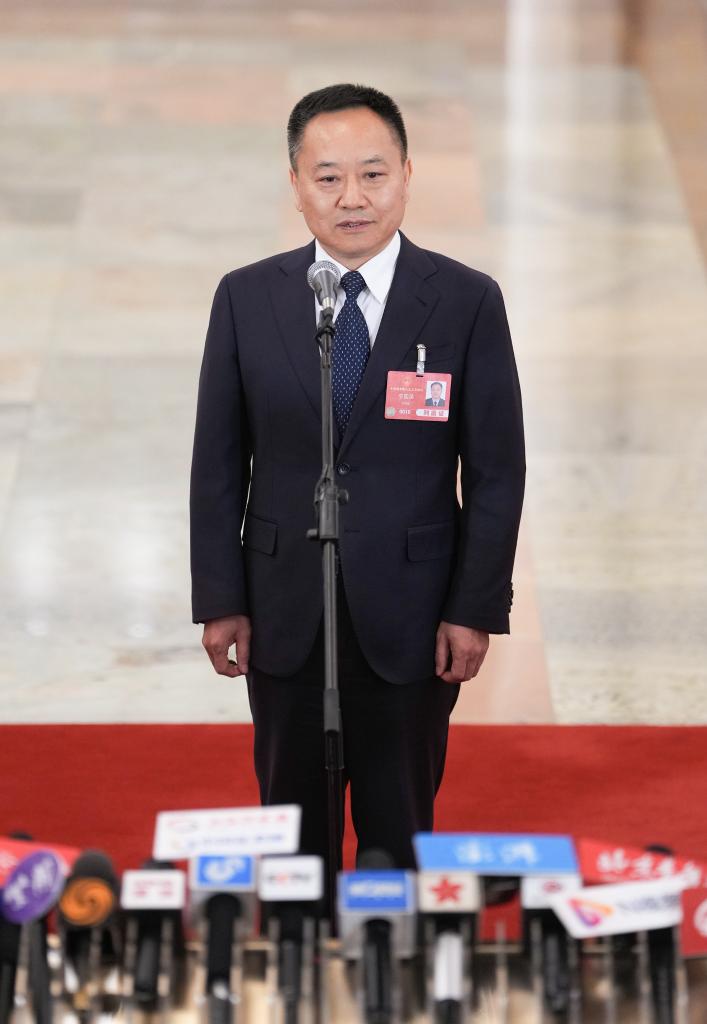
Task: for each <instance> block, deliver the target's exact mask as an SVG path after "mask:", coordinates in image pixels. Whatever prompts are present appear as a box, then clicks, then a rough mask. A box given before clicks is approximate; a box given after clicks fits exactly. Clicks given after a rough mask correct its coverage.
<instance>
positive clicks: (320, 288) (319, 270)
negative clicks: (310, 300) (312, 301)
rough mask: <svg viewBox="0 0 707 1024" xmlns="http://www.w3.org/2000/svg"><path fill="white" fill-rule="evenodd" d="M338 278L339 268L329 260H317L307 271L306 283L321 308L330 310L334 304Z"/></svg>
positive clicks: (339, 277) (339, 276) (339, 278)
mask: <svg viewBox="0 0 707 1024" xmlns="http://www.w3.org/2000/svg"><path fill="white" fill-rule="evenodd" d="M340 280H341V273H340V272H339V268H338V267H337V266H336V264H334V263H331V262H330V261H329V260H318V261H317V262H316V263H313V264H312V266H311V267H310V268H309V270H308V271H307V284H308V285H309V287H310V288H313V289H314V292H315V294H316V296H317V301H318V302H319V305H320V306H321V307H322V309H331V310H332V312H333V310H334V306H335V305H336V289H337V287H338V284H339V281H340Z"/></svg>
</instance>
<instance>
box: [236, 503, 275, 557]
mask: <svg viewBox="0 0 707 1024" xmlns="http://www.w3.org/2000/svg"><path fill="white" fill-rule="evenodd" d="M276 543H277V523H273V522H271V520H269V519H261V518H260V516H254V515H253V513H252V512H247V513H246V517H245V522H244V524H243V547H244V548H252V550H253V551H262V552H263V554H265V555H272V554H274V552H275V545H276Z"/></svg>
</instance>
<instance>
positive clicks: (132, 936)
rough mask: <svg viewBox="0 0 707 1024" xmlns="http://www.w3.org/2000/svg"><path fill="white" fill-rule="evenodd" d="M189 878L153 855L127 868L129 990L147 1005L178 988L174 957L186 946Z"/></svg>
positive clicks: (124, 885) (124, 890) (125, 907)
mask: <svg viewBox="0 0 707 1024" xmlns="http://www.w3.org/2000/svg"><path fill="white" fill-rule="evenodd" d="M185 882H186V878H185V875H184V873H183V872H182V871H178V870H176V869H175V867H174V865H173V864H171V863H170V862H169V861H158V860H154V859H149V860H147V861H145V863H144V864H143V866H142V868H141V869H140V870H137V871H125V872H124V873H123V879H122V887H121V897H120V901H121V906H122V908H123V910H124V911H125V912H126V915H127V916H126V927H125V936H126V938H125V974H124V977H125V979H126V982H127V987H128V991H127V992H126V995H127V996H128V997H129V998H132V999H134V1000H135V1002H137V1003H139V1004H141V1006H142V1007H143V1008H144V1009H150V1010H152V1009H155V1008H156V1007H157V1005H158V1003H159V1001H160V999H161V998H166V997H167V996H168V995H169V993H170V992H171V990H172V988H173V987H174V982H175V969H174V965H175V960H176V959H177V958H178V956H179V954H180V953H181V952H182V951H183V948H184V932H183V927H182V914H181V912H182V910H183V908H184V902H185V889H186V885H185Z"/></svg>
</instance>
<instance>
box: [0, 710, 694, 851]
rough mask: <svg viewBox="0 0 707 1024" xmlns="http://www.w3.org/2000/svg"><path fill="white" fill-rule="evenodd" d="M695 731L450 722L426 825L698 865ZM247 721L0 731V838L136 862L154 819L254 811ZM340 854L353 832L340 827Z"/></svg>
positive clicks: (147, 841) (148, 844)
mask: <svg viewBox="0 0 707 1024" xmlns="http://www.w3.org/2000/svg"><path fill="white" fill-rule="evenodd" d="M706 744H707V727H692V726H687V727H672V726H670V727H650V726H460V725H457V726H454V727H453V728H452V732H451V738H450V748H449V756H448V760H447V771H446V775H445V781H444V784H443V786H442V789H441V791H440V795H439V798H438V801H437V817H436V828H437V829H438V830H445V829H449V830H455V829H467V830H478V831H499V832H500V831H517V832H522V831H534V832H567V833H570V834H573V835H575V836H579V835H588V836H594V837H596V838H600V839H607V840H614V841H616V842H617V843H619V844H621V843H626V844H633V845H643V844H645V843H650V842H661V843H665V844H667V845H669V846H672V847H674V849H675V850H676V851H678V852H679V853H682V854H685V855H687V856H690V857H698V858H701V859H704V860H707V815H706V813H705V804H706V800H705V798H706V797H707V749H706ZM251 745H252V733H251V727H250V726H248V725H39V726H33V725H17V726H2V727H0V833H7V832H9V831H12V830H15V829H24V830H26V831H28V832H30V833H32V834H33V835H34V836H35V837H36V838H37V839H41V840H46V841H54V842H62V843H66V844H69V845H75V846H78V847H83V848H85V847H89V846H91V847H99V848H101V849H103V850H105V851H106V852H107V853H108V854H110V855H111V856H112V858H113V860H114V862H115V864H116V867H118V868H119V869H123V868H126V867H136V866H138V865H139V864H140V863H141V862H142V861H143V860H144V859H145V858H146V857H148V856H149V855H150V852H151V845H152V831H153V824H154V817H155V813H156V812H157V811H159V810H165V809H174V808H190V807H219V806H221V807H223V806H237V805H239V804H253V803H257V802H258V800H257V788H256V783H255V778H254V775H253V771H252V768H251ZM346 848H347V859H349V862H350V858H351V853H352V850H353V836H352V830H351V827H350V825H349V828H348V830H347V844H346Z"/></svg>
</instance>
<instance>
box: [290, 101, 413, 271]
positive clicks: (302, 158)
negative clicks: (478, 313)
mask: <svg viewBox="0 0 707 1024" xmlns="http://www.w3.org/2000/svg"><path fill="white" fill-rule="evenodd" d="M411 170H412V165H411V163H410V160H409V159H408V160H405V161H404V162H403V159H402V152H401V150H400V146H399V144H398V141H397V139H396V138H395V136H394V134H393V129H392V128H390V127H389V126H388V124H387V123H386V122H385V121H384V120H383V119H382V118H381V117H379V116H378V115H377V114H374V113H373V111H372V110H369V109H368V107H354V108H352V109H350V110H339V111H336V112H335V113H331V114H318V115H317V116H316V117H313V118H312V120H311V121H310V122H309V123H308V124H307V126H306V128H305V130H304V133H303V136H302V145H301V148H300V151H299V153H298V154H297V169H296V171H292V170H290V179H291V181H292V187H293V189H294V193H295V201H296V205H297V209H298V210H299V211H300V212H301V213H302V214H304V219H305V221H306V222H307V227H308V228H309V230H310V231H311V232H312V234H313V235H314V236H315V237H316V238H318V239H319V241H320V242H321V244H322V245H323V246H324V248H325V249H326V250H327V252H328V253H329V254H330V255H331V256H333V257H334V258H335V259H337V260H338V261H339V263H343V265H344V266H345V267H347V269H348V270H356V269H357V268H358V267H360V266H361V265H362V264H363V263H365V262H366V261H367V260H369V259H371V257H372V256H375V255H376V254H377V253H379V252H380V251H381V250H382V249H384V248H385V246H386V245H387V244H388V242H389V241H390V239H391V238H392V236H393V234H394V233H395V231H396V230H397V229H398V228H399V227H400V224H401V223H402V219H403V214H404V213H405V204H406V203H407V199H408V182H409V180H410V173H411Z"/></svg>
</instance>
